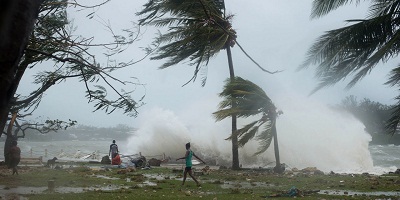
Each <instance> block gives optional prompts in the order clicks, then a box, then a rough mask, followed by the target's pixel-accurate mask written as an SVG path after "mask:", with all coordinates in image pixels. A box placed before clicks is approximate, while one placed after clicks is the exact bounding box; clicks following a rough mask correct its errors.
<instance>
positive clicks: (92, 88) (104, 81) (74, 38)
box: [0, 0, 143, 154]
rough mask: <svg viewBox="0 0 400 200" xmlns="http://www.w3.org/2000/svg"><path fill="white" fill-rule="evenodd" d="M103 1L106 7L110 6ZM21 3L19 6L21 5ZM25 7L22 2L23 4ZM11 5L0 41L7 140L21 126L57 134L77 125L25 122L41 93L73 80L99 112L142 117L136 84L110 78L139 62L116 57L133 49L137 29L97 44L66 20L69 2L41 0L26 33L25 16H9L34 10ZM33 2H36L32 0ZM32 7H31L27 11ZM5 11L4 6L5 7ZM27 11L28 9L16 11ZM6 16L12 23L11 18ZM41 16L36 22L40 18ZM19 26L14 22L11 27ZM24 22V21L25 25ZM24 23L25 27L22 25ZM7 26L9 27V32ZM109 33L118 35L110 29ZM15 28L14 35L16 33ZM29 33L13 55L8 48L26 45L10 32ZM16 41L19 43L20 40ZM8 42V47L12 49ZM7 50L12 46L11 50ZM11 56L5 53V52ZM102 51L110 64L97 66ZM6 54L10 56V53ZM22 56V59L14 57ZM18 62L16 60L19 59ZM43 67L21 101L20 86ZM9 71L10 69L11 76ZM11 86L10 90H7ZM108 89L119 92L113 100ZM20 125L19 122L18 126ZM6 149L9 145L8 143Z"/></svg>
mask: <svg viewBox="0 0 400 200" xmlns="http://www.w3.org/2000/svg"><path fill="white" fill-rule="evenodd" d="M107 1H108V0H105V1H104V2H103V3H105V2H107ZM18 2H20V1H18ZM21 2H24V1H21ZM21 2H20V3H19V4H18V3H15V4H14V3H13V2H11V3H9V4H6V5H9V6H10V7H9V9H7V12H8V11H9V12H10V14H9V15H8V14H7V12H6V13H5V14H4V13H3V12H2V14H1V15H0V16H1V17H2V18H1V21H0V22H1V23H0V28H1V29H0V31H1V36H2V38H6V39H5V40H1V42H2V43H1V44H0V47H1V48H0V52H1V53H0V64H1V69H2V71H1V73H2V74H1V76H2V77H7V78H2V79H1V84H0V87H1V92H0V96H1V98H2V101H1V106H0V114H1V119H0V122H1V127H0V128H1V129H0V130H1V132H0V135H1V134H2V133H3V130H4V127H5V124H6V123H7V121H9V122H10V123H9V128H7V130H6V131H5V133H6V135H7V136H8V137H7V141H9V142H10V140H12V139H13V138H12V131H11V130H12V127H13V125H15V126H16V128H15V129H16V130H18V129H19V130H21V128H22V127H26V126H27V125H29V124H30V125H32V127H33V128H36V129H37V127H38V126H39V125H40V126H41V129H42V128H44V129H43V130H44V131H46V130H54V129H55V128H57V127H58V128H60V127H66V126H70V125H71V123H72V124H74V123H75V122H74V121H73V120H70V121H67V122H63V121H61V120H47V121H46V123H45V126H42V125H43V124H41V123H32V122H27V121H24V117H26V116H27V115H30V114H31V113H32V112H33V111H34V110H35V109H36V108H37V107H38V106H39V104H40V101H41V99H42V97H43V94H44V93H45V92H46V91H47V90H48V89H49V88H50V87H53V86H55V85H57V84H60V83H64V82H66V81H67V80H70V79H78V80H79V81H80V82H81V83H82V87H84V88H86V98H87V99H88V101H89V102H90V103H93V104H94V106H95V110H104V111H105V112H107V113H108V114H109V113H112V112H113V111H115V110H116V109H122V110H123V111H124V113H125V114H127V115H129V116H136V115H137V114H138V112H137V108H138V107H140V106H141V105H142V104H143V102H142V99H143V98H141V99H139V100H138V101H136V100H134V99H133V98H132V97H131V94H132V93H133V92H134V90H135V89H136V87H137V86H138V85H140V84H138V83H137V82H136V79H135V80H133V81H132V80H120V79H118V78H117V77H114V76H113V75H112V72H113V71H115V70H118V69H121V68H126V67H128V66H130V65H132V64H134V63H135V61H134V60H131V61H125V62H117V61H116V60H115V59H113V56H115V55H116V54H118V53H120V52H121V51H123V50H125V49H126V48H127V47H128V46H129V45H130V44H132V43H133V42H134V41H135V40H136V38H137V36H138V34H139V32H138V29H135V28H137V27H134V28H133V29H125V30H124V31H125V33H126V34H125V35H117V34H112V35H111V36H112V41H110V42H104V43H101V44H95V43H94V42H93V37H84V36H81V35H75V34H74V33H73V31H72V30H74V28H75V27H72V26H71V25H70V23H69V19H68V17H67V7H68V6H69V5H70V3H71V2H68V1H66V0H43V1H40V2H38V5H37V8H35V9H36V10H34V11H32V12H34V13H35V14H36V16H35V15H33V14H32V15H33V16H30V15H29V16H27V17H31V18H27V19H26V23H27V22H28V21H29V22H31V23H32V24H31V26H32V27H31V29H29V30H22V27H24V25H23V24H18V23H19V21H18V20H21V19H24V18H23V17H19V18H18V19H13V18H12V17H15V16H14V15H16V14H13V13H12V12H11V11H12V9H16V11H15V12H16V13H17V14H18V15H22V16H25V15H26V14H21V13H19V12H27V13H29V12H28V11H26V9H33V7H32V8H31V7H29V6H30V5H31V3H27V4H26V5H25V6H23V5H21V4H22V3H21ZM31 2H34V1H31ZM103 3H100V4H97V5H94V6H92V7H97V6H101V5H103ZM73 6H78V7H79V6H81V7H83V8H90V7H88V6H84V5H80V4H77V2H76V1H75V2H74V3H73ZM28 7H29V8H28ZM2 8H3V7H2ZM18 9H25V10H18ZM7 17H8V18H7ZM36 17H37V19H36ZM13 21H16V22H14V23H10V22H13ZM23 22H25V21H23ZM21 23H22V22H21ZM6 25H8V26H9V27H6ZM107 28H110V32H111V33H114V31H112V30H111V27H109V26H107ZM14 29H15V30H14ZM11 30H12V31H20V32H21V33H22V32H23V31H28V32H27V33H26V37H27V38H26V41H25V43H24V44H21V48H22V49H20V50H19V51H20V52H19V53H18V52H17V51H16V50H15V51H12V50H11V47H10V45H16V44H18V42H19V41H23V40H22V39H21V38H18V39H17V38H15V37H16V36H18V34H16V33H14V32H10V33H9V32H7V31H11ZM17 40H18V41H17ZM7 42H10V44H8V43H7ZM7 45H9V46H7ZM6 47H7V48H8V49H9V51H6V50H7V48H6ZM98 49H100V51H102V52H103V57H106V58H107V59H105V60H107V61H108V62H105V64H103V63H101V62H99V61H98V60H101V59H99V58H98V57H96V55H95V54H94V53H92V52H94V51H97V52H98V51H99V50H98ZM6 52H7V53H6ZM15 55H18V59H17V58H16V57H15ZM12 56H14V57H12ZM10 58H13V61H16V63H15V64H13V65H12V67H13V68H12V69H11V68H10V69H9V68H7V67H9V66H11V64H10V60H7V59H10ZM15 59H17V60H15ZM38 66H41V67H40V68H39V69H43V70H36V71H39V72H37V74H36V75H35V80H34V84H35V85H36V86H37V88H36V89H35V90H33V91H32V92H31V93H30V94H29V95H27V96H23V95H21V94H18V93H17V89H18V86H19V84H20V81H21V79H22V78H23V75H24V74H25V71H26V70H30V69H32V68H33V69H37V68H38ZM6 69H9V70H8V71H7V73H9V74H7V75H6V74H3V73H5V72H6ZM7 84H8V85H7ZM117 86H118V87H122V86H125V87H128V86H129V90H118V89H117ZM107 89H111V90H112V91H113V92H114V93H116V95H114V96H116V98H115V99H110V98H108V96H107V95H108V94H109V93H110V92H108V91H107ZM18 120H20V121H21V123H18ZM6 144H7V142H6ZM7 149H8V145H5V151H4V153H5V154H6V153H7Z"/></svg>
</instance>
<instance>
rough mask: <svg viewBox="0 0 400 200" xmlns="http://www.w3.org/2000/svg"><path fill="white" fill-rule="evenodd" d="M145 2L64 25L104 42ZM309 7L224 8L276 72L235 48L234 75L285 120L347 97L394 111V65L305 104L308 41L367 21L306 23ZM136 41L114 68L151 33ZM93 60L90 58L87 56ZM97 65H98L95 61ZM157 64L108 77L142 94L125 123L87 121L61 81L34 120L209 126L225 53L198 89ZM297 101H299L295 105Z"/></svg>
mask: <svg viewBox="0 0 400 200" xmlns="http://www.w3.org/2000/svg"><path fill="white" fill-rule="evenodd" d="M145 2H146V1H145V0H135V1H128V0H123V1H122V0H120V1H111V2H110V3H108V4H106V5H104V6H103V7H101V8H98V9H96V10H95V11H96V16H95V17H94V18H93V19H88V18H87V17H85V16H86V15H87V14H88V13H90V12H92V11H93V10H84V11H79V12H77V11H76V10H75V9H73V8H71V9H70V11H71V12H70V13H69V17H70V18H71V20H73V21H74V25H75V26H76V27H77V30H76V34H82V35H83V36H85V37H91V36H93V35H94V37H95V41H110V37H109V33H108V32H107V30H105V28H104V26H103V25H102V23H103V22H105V21H106V22H109V23H110V24H111V26H112V28H113V30H114V31H116V32H118V31H119V30H120V29H123V28H127V27H129V26H131V23H132V22H135V21H136V20H137V19H138V18H137V16H135V13H136V12H138V11H139V10H140V9H141V8H142V5H143V4H144V3H145ZM311 3H312V1H311V0H302V1H293V0H257V1H256V0H250V1H242V0H226V10H227V13H228V14H233V15H234V18H233V27H234V29H235V30H236V31H237V35H238V38H237V40H238V42H239V43H240V44H241V46H243V47H244V49H245V50H246V51H247V52H248V53H249V54H250V55H251V56H252V57H253V58H254V59H255V60H256V61H257V62H258V63H259V64H260V65H262V66H263V67H264V68H266V69H268V70H270V71H275V70H283V72H281V73H278V74H274V75H271V74H267V73H264V72H262V71H261V70H259V69H258V67H257V66H256V65H254V64H253V63H252V62H251V61H250V60H249V59H248V58H247V57H246V56H245V55H244V54H243V53H242V52H241V51H240V49H239V48H238V47H237V46H235V47H234V48H233V49H232V51H233V63H234V66H235V73H236V75H237V76H241V77H243V78H245V79H249V80H251V81H253V82H254V83H256V84H258V85H260V86H261V87H262V88H263V89H264V90H265V91H266V92H267V94H268V95H269V96H270V98H271V99H272V100H273V101H274V102H275V104H276V105H277V107H278V108H279V109H281V110H283V112H284V113H285V111H286V110H287V109H288V108H289V106H287V103H288V102H291V103H293V104H296V103H297V104H301V103H300V102H303V101H306V102H318V103H321V104H331V105H332V104H338V103H340V101H341V100H342V99H343V98H344V97H346V96H349V95H355V96H357V97H358V99H362V98H369V99H371V100H373V101H379V102H381V103H384V104H392V103H394V101H393V98H394V97H395V95H396V92H395V89H393V88H388V87H387V86H384V85H383V83H384V82H385V80H386V79H387V73H388V71H389V70H390V68H391V67H392V66H394V65H396V63H395V62H390V63H388V64H386V66H385V67H383V65H382V64H380V65H379V66H378V67H376V68H375V69H374V70H373V71H372V72H371V73H370V75H368V76H367V77H366V78H365V79H363V81H361V82H360V83H359V84H357V86H355V87H354V88H352V89H350V90H345V89H344V87H345V84H346V82H344V83H339V84H337V85H335V86H333V87H330V88H326V89H323V90H321V91H319V92H317V93H316V94H313V95H311V96H308V94H309V93H310V91H311V90H312V89H313V88H314V87H315V86H316V85H317V80H316V79H315V78H314V68H312V67H310V68H309V69H307V70H303V71H300V72H297V71H296V69H297V67H298V66H299V65H300V64H301V63H302V62H303V61H304V60H305V56H306V52H307V50H308V48H309V47H310V46H311V44H312V43H313V41H315V39H316V38H317V37H318V36H320V35H321V34H322V33H323V32H324V31H327V30H331V29H334V28H339V27H342V26H345V25H346V22H345V21H344V20H346V19H354V18H364V17H365V16H366V14H367V12H366V11H367V6H368V5H367V4H365V5H360V6H358V7H356V6H352V5H350V6H346V7H342V8H340V9H338V10H337V11H335V12H332V13H331V14H329V15H328V16H325V17H322V18H320V19H313V20H311V19H310V17H309V16H310V13H311ZM141 31H142V33H143V34H142V35H141V38H140V39H141V40H140V41H138V42H136V43H134V44H133V45H132V46H131V47H129V49H127V50H126V52H124V53H123V54H121V55H119V56H118V57H117V59H118V60H120V61H127V60H131V59H133V60H136V59H140V58H141V56H142V55H143V52H142V51H141V49H140V48H141V47H145V46H147V45H148V44H150V43H151V41H152V39H153V38H154V37H155V32H156V29H155V28H153V27H143V28H142V30H141ZM94 52H96V50H94ZM97 59H98V60H100V61H103V62H105V59H104V57H102V55H101V54H100V53H99V54H98V55H97ZM162 62H163V61H151V60H144V61H142V62H140V63H138V64H136V65H134V66H131V67H129V68H128V69H125V70H121V71H119V72H116V73H114V74H113V75H114V76H116V77H118V78H120V79H129V77H136V78H138V79H139V81H140V83H142V84H144V85H145V87H144V88H143V87H138V88H137V90H136V93H135V95H137V98H139V97H140V96H142V95H144V94H145V95H146V97H145V99H144V102H145V103H146V104H145V105H144V106H142V107H141V108H139V110H138V111H139V116H138V117H137V118H132V117H127V116H125V115H123V114H122V112H117V111H116V112H115V113H112V114H110V115H106V114H104V113H103V112H102V111H97V112H95V113H93V112H92V111H93V109H94V107H93V104H88V103H87V100H86V99H85V98H84V95H85V94H84V85H83V84H82V83H79V82H73V81H68V82H65V83H61V84H59V85H56V86H54V87H53V88H51V89H50V90H48V91H47V92H46V94H45V97H44V99H43V100H42V103H41V104H40V107H39V108H38V110H37V111H36V112H35V118H36V117H38V116H40V117H41V118H42V119H43V118H44V119H46V118H50V119H55V118H58V119H61V120H66V119H75V120H77V121H78V123H80V124H85V125H93V126H102V127H109V126H115V125H117V124H127V125H129V126H133V127H138V126H140V124H141V121H144V120H147V119H145V118H144V116H147V117H148V115H146V113H151V112H154V110H164V111H169V112H172V113H174V114H175V115H176V116H178V117H180V118H182V119H183V120H184V119H187V120H188V119H194V120H210V119H212V116H211V113H212V112H213V111H215V110H216V109H217V105H218V102H219V101H220V99H219V98H218V96H217V94H218V93H219V92H220V91H221V90H222V86H223V81H224V80H225V79H226V78H227V77H228V76H229V72H228V66H227V60H226V52H225V51H221V52H220V54H219V55H218V56H217V57H215V58H214V59H212V60H211V62H210V63H209V65H208V68H207V70H206V71H205V70H204V71H202V72H201V74H206V75H207V77H208V79H207V84H206V85H205V87H201V81H200V80H201V79H200V78H201V76H200V77H199V78H198V80H197V81H196V82H194V83H190V84H188V85H186V86H185V87H181V86H182V85H183V84H184V83H186V82H187V81H188V80H189V79H190V78H191V76H192V74H193V68H192V67H191V66H189V65H187V64H186V63H182V64H180V65H176V66H173V67H170V68H168V69H164V70H159V69H158V67H159V66H160V65H161V64H162ZM32 74H33V72H29V73H27V74H26V76H25V77H24V80H23V82H22V84H21V86H20V92H21V93H24V92H25V93H26V92H28V91H30V89H32V88H33V86H32V84H31V81H32V79H31V76H32ZM300 99H301V101H300Z"/></svg>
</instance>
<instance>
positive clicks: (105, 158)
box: [100, 156, 111, 164]
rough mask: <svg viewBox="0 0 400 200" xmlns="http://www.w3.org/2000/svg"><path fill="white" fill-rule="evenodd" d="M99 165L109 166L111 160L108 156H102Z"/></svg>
mask: <svg viewBox="0 0 400 200" xmlns="http://www.w3.org/2000/svg"><path fill="white" fill-rule="evenodd" d="M100 163H101V164H111V160H110V157H108V156H103V158H101V162H100Z"/></svg>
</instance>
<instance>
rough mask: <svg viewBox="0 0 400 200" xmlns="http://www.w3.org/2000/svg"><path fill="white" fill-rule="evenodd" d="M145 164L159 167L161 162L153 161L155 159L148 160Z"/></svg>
mask: <svg viewBox="0 0 400 200" xmlns="http://www.w3.org/2000/svg"><path fill="white" fill-rule="evenodd" d="M147 163H148V164H149V165H150V166H160V165H161V163H162V161H161V160H158V159H155V158H152V159H150V160H149V161H147Z"/></svg>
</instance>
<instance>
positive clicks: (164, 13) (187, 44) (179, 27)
mask: <svg viewBox="0 0 400 200" xmlns="http://www.w3.org/2000/svg"><path fill="white" fill-rule="evenodd" d="M223 10H224V3H223V1H222V2H221V1H215V0H149V2H148V3H147V4H145V5H144V9H143V10H142V11H140V12H139V13H137V15H141V16H143V15H145V16H144V18H143V19H141V20H140V21H139V24H140V25H154V26H156V27H165V26H167V27H168V31H167V33H165V34H159V36H158V37H157V38H156V40H155V43H156V45H157V46H159V48H158V49H157V50H156V51H155V54H156V55H155V56H153V57H151V59H154V60H159V59H166V58H167V59H168V61H167V62H166V63H164V64H163V65H162V66H161V67H160V68H161V69H163V68H167V67H170V66H172V65H175V64H178V63H180V62H181V61H183V60H189V61H190V65H195V69H194V74H193V76H192V78H191V79H190V80H189V81H188V82H187V83H189V82H190V81H192V80H193V81H195V79H196V77H197V74H198V72H199V71H200V69H201V68H202V67H207V64H208V62H209V60H210V58H211V57H213V56H215V55H216V54H217V53H219V52H220V51H221V50H223V49H226V52H227V56H228V64H229V72H230V77H231V78H234V76H235V73H234V69H233V62H232V54H231V49H230V48H231V47H232V46H233V45H234V44H235V39H236V32H235V31H234V30H233V29H232V26H231V23H230V20H231V18H232V16H225V14H224V13H223ZM160 45H162V46H160ZM187 83H186V84H187ZM205 83H206V77H203V80H202V85H203V86H204V85H205ZM231 117H232V136H231V137H232V157H233V158H232V168H233V169H239V152H238V144H237V137H236V135H235V133H236V129H237V128H236V116H235V115H232V116H231Z"/></svg>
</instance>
